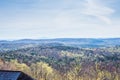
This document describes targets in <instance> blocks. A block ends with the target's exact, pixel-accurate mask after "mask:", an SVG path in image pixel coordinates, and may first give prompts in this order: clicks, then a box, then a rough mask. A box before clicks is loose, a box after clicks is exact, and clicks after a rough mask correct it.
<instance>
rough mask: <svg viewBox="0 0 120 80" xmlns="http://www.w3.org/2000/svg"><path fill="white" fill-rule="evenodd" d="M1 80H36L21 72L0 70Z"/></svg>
mask: <svg viewBox="0 0 120 80" xmlns="http://www.w3.org/2000/svg"><path fill="white" fill-rule="evenodd" d="M0 80H34V79H32V78H31V77H30V76H28V75H27V74H25V73H23V72H21V71H7V70H0Z"/></svg>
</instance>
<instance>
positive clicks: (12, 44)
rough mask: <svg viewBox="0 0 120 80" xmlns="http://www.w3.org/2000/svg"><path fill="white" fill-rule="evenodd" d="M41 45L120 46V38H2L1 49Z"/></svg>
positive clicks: (0, 41)
mask: <svg viewBox="0 0 120 80" xmlns="http://www.w3.org/2000/svg"><path fill="white" fill-rule="evenodd" d="M39 45H43V46H46V45H51V46H58V45H64V46H73V47H89V48H94V47H95V48H97V47H109V46H119V45H120V38H56V39H20V40H13V41H7V40H0V50H3V49H4V50H9V49H10V50H11V49H19V48H26V47H34V46H39Z"/></svg>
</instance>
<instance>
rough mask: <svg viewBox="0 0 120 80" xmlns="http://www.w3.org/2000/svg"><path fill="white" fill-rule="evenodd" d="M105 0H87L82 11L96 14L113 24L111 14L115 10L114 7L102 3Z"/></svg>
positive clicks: (91, 14) (92, 14) (90, 14)
mask: <svg viewBox="0 0 120 80" xmlns="http://www.w3.org/2000/svg"><path fill="white" fill-rule="evenodd" d="M102 1H103V0H101V1H100V0H99V2H98V0H85V3H83V5H84V9H83V10H82V13H83V14H85V15H89V16H94V17H96V18H98V19H100V20H102V21H104V22H105V23H107V24H111V19H110V17H109V16H111V15H112V13H114V12H115V10H114V9H112V8H110V7H108V6H105V5H103V4H102Z"/></svg>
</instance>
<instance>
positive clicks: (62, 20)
mask: <svg viewBox="0 0 120 80" xmlns="http://www.w3.org/2000/svg"><path fill="white" fill-rule="evenodd" d="M119 4H120V0H0V39H23V38H33V39H39V38H64V37H65V38H68V37H69V38H110V37H112V38H113V37H120V8H119V7H120V6H119Z"/></svg>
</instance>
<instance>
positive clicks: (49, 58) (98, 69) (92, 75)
mask: <svg viewBox="0 0 120 80" xmlns="http://www.w3.org/2000/svg"><path fill="white" fill-rule="evenodd" d="M0 69H2V70H19V71H23V72H25V73H27V74H28V75H30V76H32V77H33V78H35V79H36V80H120V39H119V38H117V39H52V40H47V39H46V40H17V41H0Z"/></svg>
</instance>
